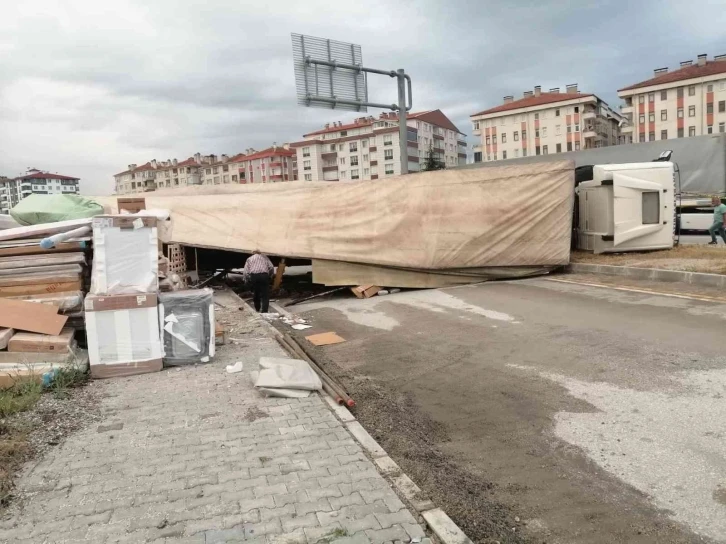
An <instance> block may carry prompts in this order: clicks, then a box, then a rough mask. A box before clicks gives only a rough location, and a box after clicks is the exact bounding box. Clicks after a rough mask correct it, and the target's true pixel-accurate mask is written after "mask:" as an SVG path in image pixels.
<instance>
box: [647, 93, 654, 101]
mask: <svg viewBox="0 0 726 544" xmlns="http://www.w3.org/2000/svg"><path fill="white" fill-rule="evenodd" d="M648 102H655V93H648Z"/></svg>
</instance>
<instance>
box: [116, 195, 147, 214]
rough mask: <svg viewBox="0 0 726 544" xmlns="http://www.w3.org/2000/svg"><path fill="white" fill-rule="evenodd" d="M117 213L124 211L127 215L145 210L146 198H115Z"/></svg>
mask: <svg viewBox="0 0 726 544" xmlns="http://www.w3.org/2000/svg"><path fill="white" fill-rule="evenodd" d="M116 204H117V206H118V213H121V210H126V211H127V212H129V213H137V212H140V211H141V210H145V209H146V198H129V197H126V198H117V199H116Z"/></svg>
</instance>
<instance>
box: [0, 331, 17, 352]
mask: <svg viewBox="0 0 726 544" xmlns="http://www.w3.org/2000/svg"><path fill="white" fill-rule="evenodd" d="M13 334H15V329H0V349H5V348H6V347H8V342H9V341H10V339H11V338H12V336H13Z"/></svg>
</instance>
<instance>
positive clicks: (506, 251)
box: [96, 161, 574, 287]
mask: <svg viewBox="0 0 726 544" xmlns="http://www.w3.org/2000/svg"><path fill="white" fill-rule="evenodd" d="M144 196H145V198H146V204H147V207H154V208H165V209H169V210H170V211H171V222H170V224H169V225H165V226H164V228H163V229H160V236H161V237H162V240H163V241H164V242H171V243H180V244H185V245H191V246H198V247H209V248H215V249H226V250H232V251H243V252H251V251H252V250H254V249H259V250H261V251H263V252H265V253H268V254H273V255H281V256H286V257H300V258H310V259H315V260H324V261H341V262H346V263H356V264H360V265H366V266H373V267H387V268H394V269H403V270H407V271H413V272H419V274H424V277H425V275H427V274H432V273H433V274H435V275H439V274H442V273H444V274H446V272H447V271H464V272H466V271H471V274H462V273H460V274H459V276H458V281H459V282H461V283H467V282H469V283H470V282H475V281H482V274H481V273H480V271H481V270H482V269H483V270H485V271H487V270H494V269H502V268H506V269H511V268H518V267H524V268H525V269H526V270H528V271H534V270H536V269H545V270H546V269H549V268H552V267H557V266H563V265H566V264H568V262H569V256H570V234H571V224H572V211H573V202H574V163H573V162H572V161H558V162H551V163H546V164H536V165H517V166H500V167H492V168H472V169H462V170H442V171H436V172H422V173H416V174H410V175H407V176H397V177H391V178H386V179H381V180H374V181H361V182H338V183H330V182H327V183H326V182H287V183H266V184H248V185H222V186H195V187H185V188H180V189H174V190H169V191H154V192H152V193H145V195H144ZM96 199H97V200H98V201H99V202H102V203H103V204H104V206H105V208H106V210H107V211H108V212H115V211H116V206H117V203H116V198H114V197H97V198H96ZM273 210H274V214H271V211H273ZM492 276H493V277H500V276H499V275H498V273H496V272H490V273H489V274H484V275H483V277H484V278H485V279H491V277H492ZM437 277H438V276H434V278H433V279H431V280H430V281H429V285H427V286H429V287H437V286H439V283H438V282H437ZM383 279H386V278H383ZM441 279H442V280H446V279H447V278H446V277H442V278H441ZM396 280H397V281H396V282H391V281H377V280H376V281H375V284H376V285H395V286H398V287H419V286H420V284H421V283H422V282H425V280H424V279H421V278H411V277H410V276H409V275H407V274H406V275H399V277H398V278H396ZM407 281H410V282H411V283H412V284H411V285H408V284H407V283H406V282H407ZM372 282H373V280H371V279H370V278H368V279H365V280H363V281H361V282H354V283H366V284H370V283H372ZM330 283H331V284H335V279H334V278H333V280H332V281H331V282H330Z"/></svg>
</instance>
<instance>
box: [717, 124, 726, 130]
mask: <svg viewBox="0 0 726 544" xmlns="http://www.w3.org/2000/svg"><path fill="white" fill-rule="evenodd" d="M718 131H719V132H726V123H719V124H718Z"/></svg>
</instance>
